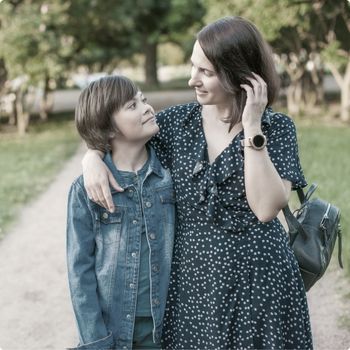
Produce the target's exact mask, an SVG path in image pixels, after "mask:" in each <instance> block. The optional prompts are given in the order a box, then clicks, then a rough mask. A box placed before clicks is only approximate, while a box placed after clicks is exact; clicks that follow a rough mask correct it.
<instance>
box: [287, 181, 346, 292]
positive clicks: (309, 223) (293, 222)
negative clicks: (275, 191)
mask: <svg viewBox="0 0 350 350" xmlns="http://www.w3.org/2000/svg"><path fill="white" fill-rule="evenodd" d="M316 188H317V185H316V184H312V185H311V186H310V188H309V190H308V191H307V193H306V194H304V191H303V190H302V189H298V190H297V193H298V197H299V201H300V204H301V206H300V208H298V209H297V210H295V211H294V215H293V213H292V212H291V210H290V208H289V206H288V205H287V206H286V207H285V208H284V209H283V213H284V216H285V219H286V221H287V225H288V228H289V239H290V245H291V247H292V249H293V251H294V254H295V257H296V259H297V261H298V263H299V268H300V272H301V276H302V278H303V281H304V285H305V289H306V291H308V290H309V289H310V288H311V287H312V286H313V285H314V284H315V283H316V282H317V281H318V280H319V279H320V278H321V277H322V276H323V274H324V272H325V271H326V269H327V267H328V264H329V262H330V261H331V257H332V253H333V249H334V246H335V242H336V240H337V238H338V261H339V265H340V267H341V268H343V263H342V259H341V251H342V239H341V229H340V210H339V209H338V208H337V207H336V206H335V205H333V204H331V203H328V202H326V201H324V200H322V199H319V198H314V199H311V200H310V197H311V195H312V194H313V193H314V192H315V190H316Z"/></svg>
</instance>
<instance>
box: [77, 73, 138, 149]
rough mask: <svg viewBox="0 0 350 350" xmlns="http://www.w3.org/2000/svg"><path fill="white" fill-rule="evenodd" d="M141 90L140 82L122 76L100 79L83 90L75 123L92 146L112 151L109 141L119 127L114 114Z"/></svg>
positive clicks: (89, 145)
mask: <svg viewBox="0 0 350 350" xmlns="http://www.w3.org/2000/svg"><path fill="white" fill-rule="evenodd" d="M137 92H138V88H137V87H136V85H135V84H134V83H133V82H132V81H131V80H130V79H128V78H126V77H124V76H120V75H113V76H108V77H104V78H101V79H99V80H96V81H94V82H92V83H90V84H89V86H88V87H86V88H85V89H84V90H83V91H82V92H81V94H80V96H79V100H78V104H77V106H76V108H75V125H76V127H77V129H78V132H79V134H80V136H81V137H82V138H83V140H84V141H85V142H86V144H87V146H88V147H89V148H92V149H97V150H99V151H102V152H107V151H110V149H111V146H110V142H109V140H110V138H111V133H114V132H115V130H116V128H115V124H114V121H113V115H114V113H116V112H118V111H119V110H120V109H121V108H122V107H123V106H124V105H125V103H126V102H128V101H130V100H132V99H133V98H134V97H135V95H136V94H137Z"/></svg>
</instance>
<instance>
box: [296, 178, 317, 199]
mask: <svg viewBox="0 0 350 350" xmlns="http://www.w3.org/2000/svg"><path fill="white" fill-rule="evenodd" d="M316 188H317V184H316V183H313V184H311V185H310V187H309V189H308V190H307V192H306V194H305V193H304V190H303V189H302V188H298V189H297V194H298V198H299V202H300V204H303V203H304V202H306V201H308V200H309V199H310V197H311V196H312V194H313V193H314V192H315V191H316Z"/></svg>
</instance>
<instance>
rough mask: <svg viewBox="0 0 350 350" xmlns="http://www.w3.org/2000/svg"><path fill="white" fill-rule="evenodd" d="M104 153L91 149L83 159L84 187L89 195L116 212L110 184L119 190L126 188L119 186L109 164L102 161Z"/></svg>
mask: <svg viewBox="0 0 350 350" xmlns="http://www.w3.org/2000/svg"><path fill="white" fill-rule="evenodd" d="M103 156H104V153H102V152H100V151H97V150H92V149H89V150H88V151H87V152H86V153H85V155H84V157H83V160H82V165H83V175H84V187H85V189H86V192H87V194H88V197H89V198H90V199H91V200H92V201H94V202H96V203H98V204H99V205H101V206H102V207H104V208H106V209H107V210H109V211H110V212H111V213H112V212H114V203H113V200H112V194H111V190H110V187H109V184H110V185H111V186H112V187H113V188H114V189H115V190H116V191H118V192H123V191H124V190H123V189H122V188H121V187H120V186H119V184H118V183H117V181H116V180H115V178H114V176H113V175H112V173H111V171H110V170H109V169H108V167H107V165H106V164H105V163H104V162H103V161H102V158H103Z"/></svg>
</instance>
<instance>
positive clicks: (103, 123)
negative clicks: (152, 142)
mask: <svg viewBox="0 0 350 350" xmlns="http://www.w3.org/2000/svg"><path fill="white" fill-rule="evenodd" d="M75 121H76V126H77V129H78V132H79V134H80V135H81V137H82V138H83V139H84V140H85V142H86V143H87V145H88V146H89V147H91V148H93V149H98V150H100V151H101V152H104V153H106V155H105V158H104V162H105V163H106V164H107V166H108V168H109V170H110V172H111V175H113V177H114V178H115V179H116V180H117V182H118V184H120V185H121V186H122V187H123V191H122V192H120V193H118V192H112V196H113V202H114V205H115V208H116V209H115V211H114V212H113V213H110V212H108V211H106V210H105V209H104V208H103V207H102V206H99V205H98V204H96V203H94V202H92V201H91V200H89V198H88V196H87V193H86V191H85V189H84V186H83V178H82V176H80V177H79V178H78V179H77V180H76V181H74V183H73V184H72V187H71V190H70V193H69V199H68V219H67V264H68V278H69V286H70V292H71V299H72V304H73V308H74V312H75V316H76V321H77V327H78V331H79V338H80V343H79V345H78V348H79V349H138V348H139V349H140V348H142V349H159V348H160V345H159V344H160V336H161V329H162V319H163V314H164V310H165V302H166V296H167V291H168V283H169V275H170V265H171V256H172V247H173V237H174V221H175V208H174V203H175V200H174V190H173V184H172V180H171V177H170V174H169V172H168V171H166V170H165V169H164V168H162V166H161V164H160V162H159V161H158V159H157V157H156V155H155V153H154V150H153V149H152V148H151V147H149V146H148V145H146V143H147V141H148V140H149V139H150V138H151V137H152V136H153V135H155V134H156V133H157V132H158V131H159V128H158V126H157V124H156V121H155V117H154V111H153V108H152V107H151V106H150V105H149V104H147V101H146V99H145V98H144V97H143V95H142V93H141V91H139V90H138V89H137V87H136V86H135V85H134V83H133V82H132V81H130V80H129V79H127V78H125V77H122V76H109V77H105V78H102V79H99V80H98V81H95V82H93V83H91V84H90V85H89V86H88V87H87V88H86V89H85V90H83V91H82V93H81V95H80V97H79V101H78V105H77V107H76V112H75Z"/></svg>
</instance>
